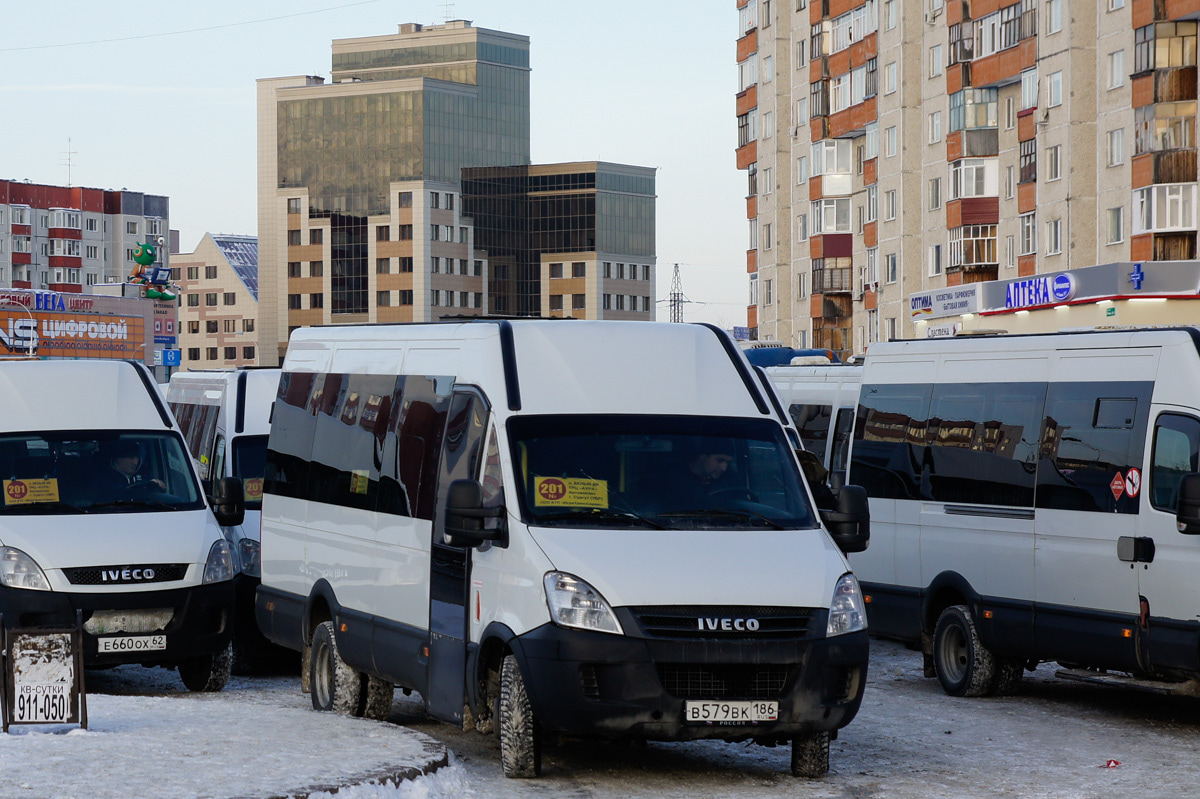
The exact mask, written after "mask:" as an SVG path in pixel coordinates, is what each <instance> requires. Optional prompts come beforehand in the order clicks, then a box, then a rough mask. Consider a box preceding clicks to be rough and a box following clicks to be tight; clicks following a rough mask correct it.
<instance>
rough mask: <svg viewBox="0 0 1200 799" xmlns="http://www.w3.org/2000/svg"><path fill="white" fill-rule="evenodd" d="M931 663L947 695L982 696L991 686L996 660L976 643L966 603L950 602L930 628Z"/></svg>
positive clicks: (977, 637) (977, 639)
mask: <svg viewBox="0 0 1200 799" xmlns="http://www.w3.org/2000/svg"><path fill="white" fill-rule="evenodd" d="M933 666H934V670H935V671H936V672H937V678H938V681H939V682H941V684H942V690H943V691H945V692H946V693H947V694H949V695H950V696H986V695H987V694H988V693H990V691H991V690H992V689H993V687H994V682H993V680H994V679H995V674H996V659H995V658H994V657H993V656H992V653H991V652H989V651H988V650H987V649H985V648H984V646H983V644H981V643H979V634H978V633H977V632H976V630H975V621H974V619H972V618H971V611H970V609H969V608H968V607H967V606H966V605H951V606H950V607H948V608H946V609H945V610H943V611H942V615H941V616H939V617H938V620H937V626H936V627H935V628H934V630H933Z"/></svg>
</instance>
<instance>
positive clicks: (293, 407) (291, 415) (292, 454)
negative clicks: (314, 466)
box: [263, 372, 323, 499]
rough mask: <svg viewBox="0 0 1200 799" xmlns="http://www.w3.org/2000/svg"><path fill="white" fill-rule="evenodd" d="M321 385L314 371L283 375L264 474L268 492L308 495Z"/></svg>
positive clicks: (281, 494)
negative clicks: (317, 396)
mask: <svg viewBox="0 0 1200 799" xmlns="http://www.w3.org/2000/svg"><path fill="white" fill-rule="evenodd" d="M317 385H318V384H317V375H314V374H311V373H303V372H285V373H283V374H282V375H281V376H280V378H279V394H278V396H277V399H276V401H275V410H274V415H273V416H272V419H271V437H270V443H269V445H268V449H267V468H266V472H265V474H264V475H263V491H264V492H265V493H269V494H277V495H279V496H284V497H293V498H295V499H306V498H307V496H308V464H309V458H311V457H312V446H313V436H314V435H315V434H316V430H317V420H316V416H315V411H314V410H313V409H312V408H313V399H314V397H313V395H314V394H316V393H318V392H319V391H320V389H319V388H317ZM322 385H323V382H322Z"/></svg>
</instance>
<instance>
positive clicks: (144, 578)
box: [63, 563, 187, 585]
mask: <svg viewBox="0 0 1200 799" xmlns="http://www.w3.org/2000/svg"><path fill="white" fill-rule="evenodd" d="M63 574H65V575H66V577H67V580H68V581H69V582H70V583H71V585H144V584H148V583H169V582H173V581H175V580H182V579H183V576H184V575H185V574H187V564H186V563H147V564H141V565H137V566H81V567H78V568H73V569H63Z"/></svg>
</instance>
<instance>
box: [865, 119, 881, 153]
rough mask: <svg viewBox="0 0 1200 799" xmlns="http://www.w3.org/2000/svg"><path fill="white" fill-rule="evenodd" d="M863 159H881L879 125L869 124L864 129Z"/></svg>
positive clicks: (876, 123) (875, 123)
mask: <svg viewBox="0 0 1200 799" xmlns="http://www.w3.org/2000/svg"><path fill="white" fill-rule="evenodd" d="M863 131H864V132H865V134H864V135H863V158H864V159H865V160H867V161H870V160H871V159H872V158H878V157H879V123H878V122H869V123H867V125H866V127H864V128H863Z"/></svg>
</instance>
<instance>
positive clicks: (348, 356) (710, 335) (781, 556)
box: [257, 320, 867, 776]
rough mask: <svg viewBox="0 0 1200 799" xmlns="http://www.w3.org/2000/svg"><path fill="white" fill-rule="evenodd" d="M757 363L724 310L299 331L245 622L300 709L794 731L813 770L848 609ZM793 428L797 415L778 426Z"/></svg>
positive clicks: (286, 370) (554, 732)
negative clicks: (292, 680)
mask: <svg viewBox="0 0 1200 799" xmlns="http://www.w3.org/2000/svg"><path fill="white" fill-rule="evenodd" d="M789 429H790V428H789V427H788V426H787V425H786V417H785V416H784V415H783V411H782V409H781V408H780V407H779V405H778V403H777V401H776V399H775V397H774V394H773V392H772V391H771V390H770V388H769V383H768V382H767V381H766V378H765V375H762V374H761V372H756V371H754V370H753V369H752V368H751V367H750V365H749V364H748V363H747V362H746V360H745V359H744V357H742V355H741V354H740V353H739V352H738V351H737V348H736V347H735V346H734V344H733V342H732V340H731V339H729V337H728V336H727V335H725V334H724V333H723V332H721V331H719V330H717V329H716V328H712V327H708V326H701V325H680V324H674V325H668V324H653V323H645V322H637V323H631V322H592V321H563V320H558V321H548V320H514V321H493V320H481V321H475V322H454V323H435V324H414V325H363V326H350V327H314V328H301V329H299V330H297V331H295V332H294V333H293V335H292V338H291V342H290V344H289V347H288V352H287V357H286V360H285V362H284V366H283V376H282V378H281V380H280V384H279V397H278V399H277V400H276V402H275V408H274V417H273V420H272V426H271V439H270V445H269V449H268V454H267V472H266V482H265V485H264V495H263V523H262V555H263V562H262V563H263V565H262V585H261V587H260V589H259V593H258V602H257V612H258V620H259V626H260V628H261V629H263V631H264V632H265V633H266V635H267V636H268V637H269V638H272V639H273V640H275V641H277V642H279V643H281V644H285V645H287V646H290V647H293V648H295V649H301V648H307V649H308V651H309V660H310V666H309V670H308V673H309V677H310V687H311V691H312V701H313V705H314V707H316V708H318V709H325V710H329V709H333V710H339V711H343V712H349V713H356V714H360V715H362V714H365V715H368V716H373V717H378V716H386V715H387V714H388V713H389V712H390V708H391V698H392V689H393V686H394V685H399V686H401V687H402V688H404V689H406V690H416V691H418V692H420V694H421V695H422V697H423V698H424V700H425V705H426V708H427V710H428V712H429V713H430V714H431V715H433V716H435V717H437V718H440V719H444V720H446V721H450V722H452V723H455V724H459V725H463V726H471V725H473V726H474V728H475V729H476V730H479V731H481V732H488V731H492V730H498V731H499V735H500V740H501V752H502V762H503V767H504V772H505V774H507V775H509V776H534V775H536V774H537V773H538V771H539V769H540V751H541V745H542V742H543V741H544V740H546V739H548V738H550V739H553V738H558V737H560V736H564V735H577V734H578V735H598V736H607V737H627V738H632V739H641V740H647V739H655V740H690V739H699V738H716V739H724V740H728V741H743V740H752V741H757V742H759V743H762V744H767V745H775V744H778V743H783V742H787V741H791V742H792V767H793V770H794V771H795V773H797V774H803V775H809V776H813V775H818V774H822V773H824V772H825V771H826V770H827V768H828V756H829V740H830V736H831V734H832V733H835V732H836V731H837V730H838V729H839V728H841V727H843V726H844V725H846V724H848V723H849V722H850V720H851V719H852V718H853V717H854V715H855V713H856V712H857V710H858V707H859V703H860V701H861V698H862V691H863V683H864V679H865V677H866V667H867V637H866V631H865V629H864V622H863V607H862V605H861V601H860V596H859V591H858V586H857V583H856V582H855V578H854V576H853V575H852V574H851V573H850V571H849V569H848V568H847V566H846V561H845V558H844V556H843V554H842V551H841V550H839V546H838V545H836V544H835V543H834V541H835V540H836V541H838V542H840V545H841V547H842V549H844V550H856V549H861V548H862V547H865V546H866V543H867V541H866V536H867V529H866V528H867V523H866V497H865V495H864V494H863V493H862V491H861V489H853V488H847V489H845V490H844V491H843V492H842V493H841V494H840V495H839V497H838V501H839V503H840V504H839V506H838V508H837V509H834V510H831V511H830V512H828V514H827V515H826V516H825V518H826V520H827V524H828V527H829V530H830V532H831V533H832V538H831V536H830V533H827V532H826V529H825V528H823V527H822V520H821V517H820V516H818V514H817V512H816V511H815V510H814V508H813V505H812V502H811V499H810V496H809V493H808V491H807V490H806V487H805V484H804V482H803V479H802V477H801V472H800V469H799V466H798V463H797V460H796V456H795V454H794V451H793V441H792V440H791V439H790V438H789ZM793 435H794V432H793Z"/></svg>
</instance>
